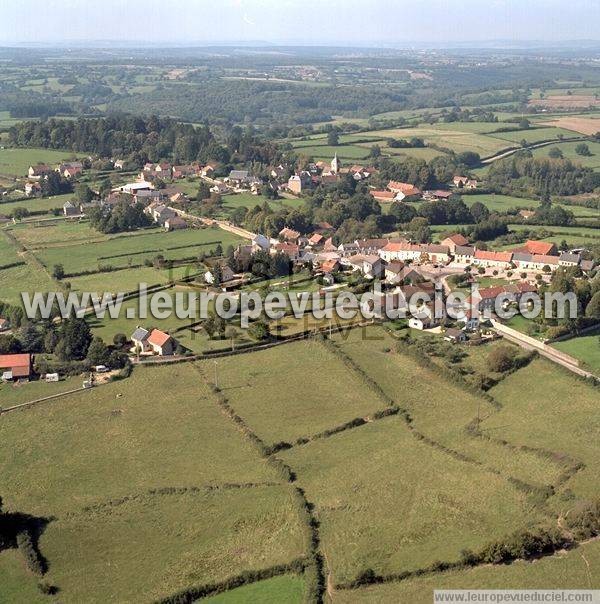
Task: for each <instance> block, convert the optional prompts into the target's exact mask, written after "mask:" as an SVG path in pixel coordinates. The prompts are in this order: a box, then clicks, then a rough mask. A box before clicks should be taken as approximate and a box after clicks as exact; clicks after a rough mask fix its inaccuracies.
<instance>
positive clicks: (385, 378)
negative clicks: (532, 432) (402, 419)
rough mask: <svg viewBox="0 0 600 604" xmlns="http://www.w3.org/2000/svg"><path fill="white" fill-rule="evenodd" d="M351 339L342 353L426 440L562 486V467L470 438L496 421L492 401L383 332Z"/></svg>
mask: <svg viewBox="0 0 600 604" xmlns="http://www.w3.org/2000/svg"><path fill="white" fill-rule="evenodd" d="M346 335H347V337H346V339H343V336H342V335H339V336H335V339H336V342H337V343H338V345H339V346H340V348H341V350H342V352H343V353H345V354H347V355H348V356H349V357H350V358H351V359H352V360H353V361H354V362H355V363H356V364H357V366H358V367H360V369H362V370H363V371H365V372H366V373H367V374H368V375H370V376H371V378H372V379H373V380H375V381H376V382H377V383H378V384H379V386H380V387H381V388H382V390H383V391H384V392H385V394H386V395H387V396H389V397H391V398H392V399H393V400H394V401H395V402H396V404H397V405H398V406H400V407H401V408H403V409H406V410H407V411H408V412H409V413H410V416H411V418H412V421H413V426H414V427H415V429H417V430H419V431H420V432H421V433H423V434H424V435H425V436H427V437H429V438H431V439H433V440H435V441H436V442H438V443H440V444H441V445H443V446H445V447H447V448H449V449H452V450H454V451H457V452H459V453H460V454H462V455H466V456H468V457H469V458H471V459H473V460H474V461H476V462H478V463H480V464H483V465H484V466H485V467H487V468H489V469H491V470H493V471H495V472H499V473H501V474H502V475H504V476H505V477H507V478H510V477H513V478H517V479H518V480H521V481H523V482H525V483H528V484H532V485H537V486H543V485H547V484H553V483H554V482H555V481H556V480H557V478H558V476H559V474H560V471H561V467H560V465H558V464H555V463H553V462H551V461H550V460H548V459H542V458H540V457H539V456H538V455H535V454H533V453H531V452H528V451H514V450H507V449H506V448H504V447H502V446H501V445H499V444H497V443H494V442H491V441H488V440H485V439H481V438H477V437H474V436H469V434H468V432H467V431H466V427H467V425H468V424H469V423H471V422H472V421H473V419H474V418H476V417H477V416H478V415H479V417H488V416H490V417H493V416H494V415H495V409H494V407H493V406H492V405H491V404H490V402H489V401H487V400H486V399H484V398H482V397H480V396H477V395H475V394H472V393H471V392H469V391H467V390H465V388H464V387H461V386H460V385H458V384H456V383H454V382H451V381H449V380H446V379H444V378H443V377H440V375H438V374H437V373H435V372H433V371H431V369H429V368H427V367H423V366H422V365H420V364H419V363H417V362H416V361H415V360H413V359H412V358H411V357H410V356H408V355H406V354H401V353H396V352H394V349H395V342H394V340H393V339H392V338H391V337H390V336H389V335H388V334H387V333H386V332H385V331H384V330H383V329H381V328H369V329H367V330H366V334H365V336H362V334H361V333H360V330H353V331H352V332H350V334H346ZM482 354H483V352H482Z"/></svg>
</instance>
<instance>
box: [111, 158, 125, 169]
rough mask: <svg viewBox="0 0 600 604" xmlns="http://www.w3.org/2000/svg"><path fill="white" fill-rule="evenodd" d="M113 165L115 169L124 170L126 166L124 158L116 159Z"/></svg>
mask: <svg viewBox="0 0 600 604" xmlns="http://www.w3.org/2000/svg"><path fill="white" fill-rule="evenodd" d="M113 166H114V168H115V170H122V169H123V168H124V166H125V160H124V159H115V161H114V162H113Z"/></svg>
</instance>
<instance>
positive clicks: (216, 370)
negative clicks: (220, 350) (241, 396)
mask: <svg viewBox="0 0 600 604" xmlns="http://www.w3.org/2000/svg"><path fill="white" fill-rule="evenodd" d="M215 387H217V388H218V387H219V370H218V365H217V361H215Z"/></svg>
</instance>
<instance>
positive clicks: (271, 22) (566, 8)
mask: <svg viewBox="0 0 600 604" xmlns="http://www.w3.org/2000/svg"><path fill="white" fill-rule="evenodd" d="M0 24H1V27H0V44H3V43H4V44H6V43H9V42H15V41H21V42H48V41H50V42H55V41H63V40H64V41H69V40H73V41H74V40H78V41H81V40H139V41H160V42H164V41H177V42H178V43H194V42H214V41H256V40H262V41H268V42H302V43H319V44H336V43H348V42H354V43H361V44H366V43H373V42H380V43H386V44H395V45H402V44H403V43H405V42H411V41H434V42H440V41H465V40H469V41H470V40H496V39H511V40H573V39H599V38H600V33H599V30H600V0H0Z"/></svg>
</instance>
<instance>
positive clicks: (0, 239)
mask: <svg viewBox="0 0 600 604" xmlns="http://www.w3.org/2000/svg"><path fill="white" fill-rule="evenodd" d="M22 261H23V258H21V256H19V254H18V252H17V250H16V248H15V246H14V245H13V244H12V241H10V239H9V238H8V237H7V236H6V235H5V234H4V233H3V232H2V231H0V266H6V265H7V264H12V263H13V262H22Z"/></svg>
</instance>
